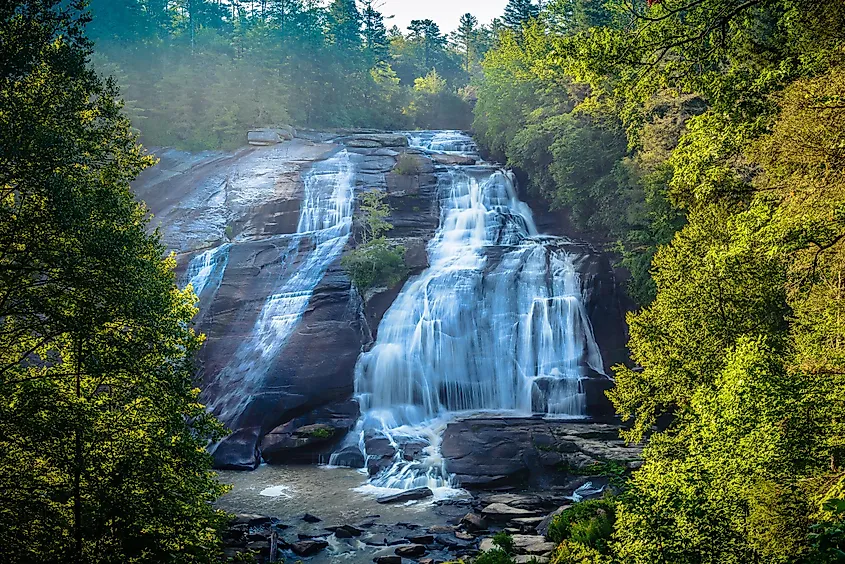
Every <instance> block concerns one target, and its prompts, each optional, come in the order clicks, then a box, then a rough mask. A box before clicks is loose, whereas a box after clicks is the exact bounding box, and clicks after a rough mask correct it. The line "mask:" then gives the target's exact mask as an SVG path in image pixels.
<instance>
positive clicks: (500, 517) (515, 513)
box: [481, 503, 537, 521]
mask: <svg viewBox="0 0 845 564" xmlns="http://www.w3.org/2000/svg"><path fill="white" fill-rule="evenodd" d="M481 513H482V515H484V516H485V517H488V518H490V519H493V520H497V521H509V520H511V519H513V518H514V517H536V516H537V513H536V512H535V511H530V510H528V509H520V508H518V507H511V506H510V505H505V504H504V503H493V504H490V505H488V506H487V507H485V508H484V509H482V510H481Z"/></svg>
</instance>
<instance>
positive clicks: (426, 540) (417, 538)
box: [405, 535, 434, 544]
mask: <svg viewBox="0 0 845 564" xmlns="http://www.w3.org/2000/svg"><path fill="white" fill-rule="evenodd" d="M405 538H406V539H408V542H410V543H411V544H434V535H414V536H409V537H405Z"/></svg>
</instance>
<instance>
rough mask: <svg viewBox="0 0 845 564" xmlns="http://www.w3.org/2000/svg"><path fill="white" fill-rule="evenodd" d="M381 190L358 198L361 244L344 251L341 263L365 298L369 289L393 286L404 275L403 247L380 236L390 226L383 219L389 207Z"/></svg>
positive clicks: (406, 269)
mask: <svg viewBox="0 0 845 564" xmlns="http://www.w3.org/2000/svg"><path fill="white" fill-rule="evenodd" d="M384 198H385V194H384V193H382V192H377V191H373V192H368V193H366V194H364V196H363V197H362V198H361V204H360V214H359V217H358V221H357V222H358V227H359V229H358V232H359V233H360V238H361V244H360V245H358V246H357V247H356V248H355V249H354V250H352V251H350V252H347V253H346V254H344V256H343V259H342V260H341V265H342V266H343V268H344V270H346V272H347V274H349V277H350V278H351V279H352V283H353V284H354V285H355V287H356V288H357V289H358V292H359V293H360V294H361V295H362V296H363V297H364V298H365V299H366V297H367V293H368V291H369V290H371V289H373V288H376V287H380V286H386V287H391V286H395V285H396V284H398V283H399V282H401V281H402V279H403V278H405V276H407V274H408V267H407V265H406V264H405V248H404V247H402V246H401V245H398V244H395V243H393V242H391V241H389V240H388V239H387V238H386V237H385V236H384V235H385V233H387V232H388V231H390V230H391V229H393V225H391V224H390V223H389V222H388V221H387V219H386V218H387V217H388V216H390V211H391V210H390V206H389V205H388V204H387V202H385V201H384Z"/></svg>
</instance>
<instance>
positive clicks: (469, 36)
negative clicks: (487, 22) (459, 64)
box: [455, 14, 478, 73]
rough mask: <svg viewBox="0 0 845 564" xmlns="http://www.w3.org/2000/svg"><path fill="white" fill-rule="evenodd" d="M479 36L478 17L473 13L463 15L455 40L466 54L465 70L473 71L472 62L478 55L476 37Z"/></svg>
mask: <svg viewBox="0 0 845 564" xmlns="http://www.w3.org/2000/svg"><path fill="white" fill-rule="evenodd" d="M477 36H478V18H476V17H475V16H473V15H472V14H464V15H463V16H461V20H460V24H459V25H458V29H457V30H456V31H455V42H456V43H457V44H458V46H459V49H460V51H461V52H462V54H463V56H464V70H465V71H466V72H468V73H469V72H471V71H472V64H473V61H474V60H475V57H476V56H477V53H476V39H477Z"/></svg>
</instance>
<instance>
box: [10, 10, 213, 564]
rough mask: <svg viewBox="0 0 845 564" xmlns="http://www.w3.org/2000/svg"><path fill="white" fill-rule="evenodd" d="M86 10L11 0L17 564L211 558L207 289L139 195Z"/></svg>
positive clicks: (134, 151) (13, 543)
mask: <svg viewBox="0 0 845 564" xmlns="http://www.w3.org/2000/svg"><path fill="white" fill-rule="evenodd" d="M83 8H84V3H83V2H60V1H58V0H41V1H31V2H12V3H6V4H3V6H2V7H0V61H2V63H0V107H2V108H3V109H2V110H0V136H2V138H1V139H0V146H2V147H3V149H2V156H0V160H2V162H3V166H2V167H0V248H2V249H3V250H2V252H0V390H2V393H0V545H2V547H3V549H2V552H3V560H4V562H10V563H17V562H20V563H29V562H68V561H71V562H151V561H155V562H192V563H195V562H213V561H216V559H217V558H218V556H219V552H220V544H221V542H220V529H221V528H222V527H223V526H224V524H225V522H226V516H225V515H224V514H222V513H221V512H219V511H216V510H215V509H213V507H212V506H211V502H212V501H214V500H215V499H216V498H217V497H218V496H219V495H220V494H221V493H223V492H224V491H225V488H224V487H223V486H221V485H220V484H219V483H218V482H217V480H216V478H215V475H214V474H213V473H212V472H210V468H211V459H210V456H209V455H208V453H207V452H206V450H205V446H206V444H207V441H209V440H214V439H216V438H219V437H220V436H222V432H223V429H222V427H221V426H220V424H219V423H218V422H216V421H215V420H214V419H213V418H212V417H211V416H210V415H209V414H208V413H207V412H206V410H205V409H204V406H202V405H201V404H200V403H199V401H198V393H199V391H198V390H197V389H196V388H195V385H194V379H193V376H194V367H193V365H192V362H191V357H192V355H193V353H194V352H195V351H196V350H197V348H198V347H199V345H200V343H201V338H200V337H198V336H197V335H195V334H194V332H193V330H192V329H191V319H192V317H193V316H194V314H195V313H196V309H195V307H194V303H195V301H196V297H195V296H194V295H193V294H192V293H191V292H190V291H181V290H178V289H177V288H176V286H175V283H174V282H175V281H174V275H173V268H174V265H175V261H174V259H173V258H164V259H163V258H162V256H163V253H164V247H163V246H162V245H161V243H160V242H159V240H158V237H157V236H155V235H148V234H147V232H146V228H147V211H146V210H145V209H144V208H143V207H142V206H141V205H140V204H138V203H137V202H136V201H135V200H134V198H133V196H132V194H131V192H130V190H129V182H130V181H131V180H132V179H133V178H134V177H135V175H137V174H138V173H139V172H140V171H141V170H142V169H143V168H145V167H147V166H149V165H150V164H151V163H152V160H151V159H150V158H149V157H147V156H145V155H144V154H143V152H142V150H141V148H140V146H139V145H138V144H137V142H136V138H135V136H134V135H133V134H132V132H131V130H130V127H129V122H128V121H127V120H126V118H125V117H123V115H122V114H121V106H120V104H119V102H118V91H117V88H116V86H115V84H114V82H113V81H102V80H100V79H99V78H98V77H97V75H96V74H95V73H94V72H93V71H92V70H91V69H90V68H89V67H88V66H87V59H88V57H89V55H90V53H91V46H90V43H89V42H88V40H87V39H86V38H85V35H84V24H85V23H86V18H85V17H84V15H83V12H82V10H83Z"/></svg>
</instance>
